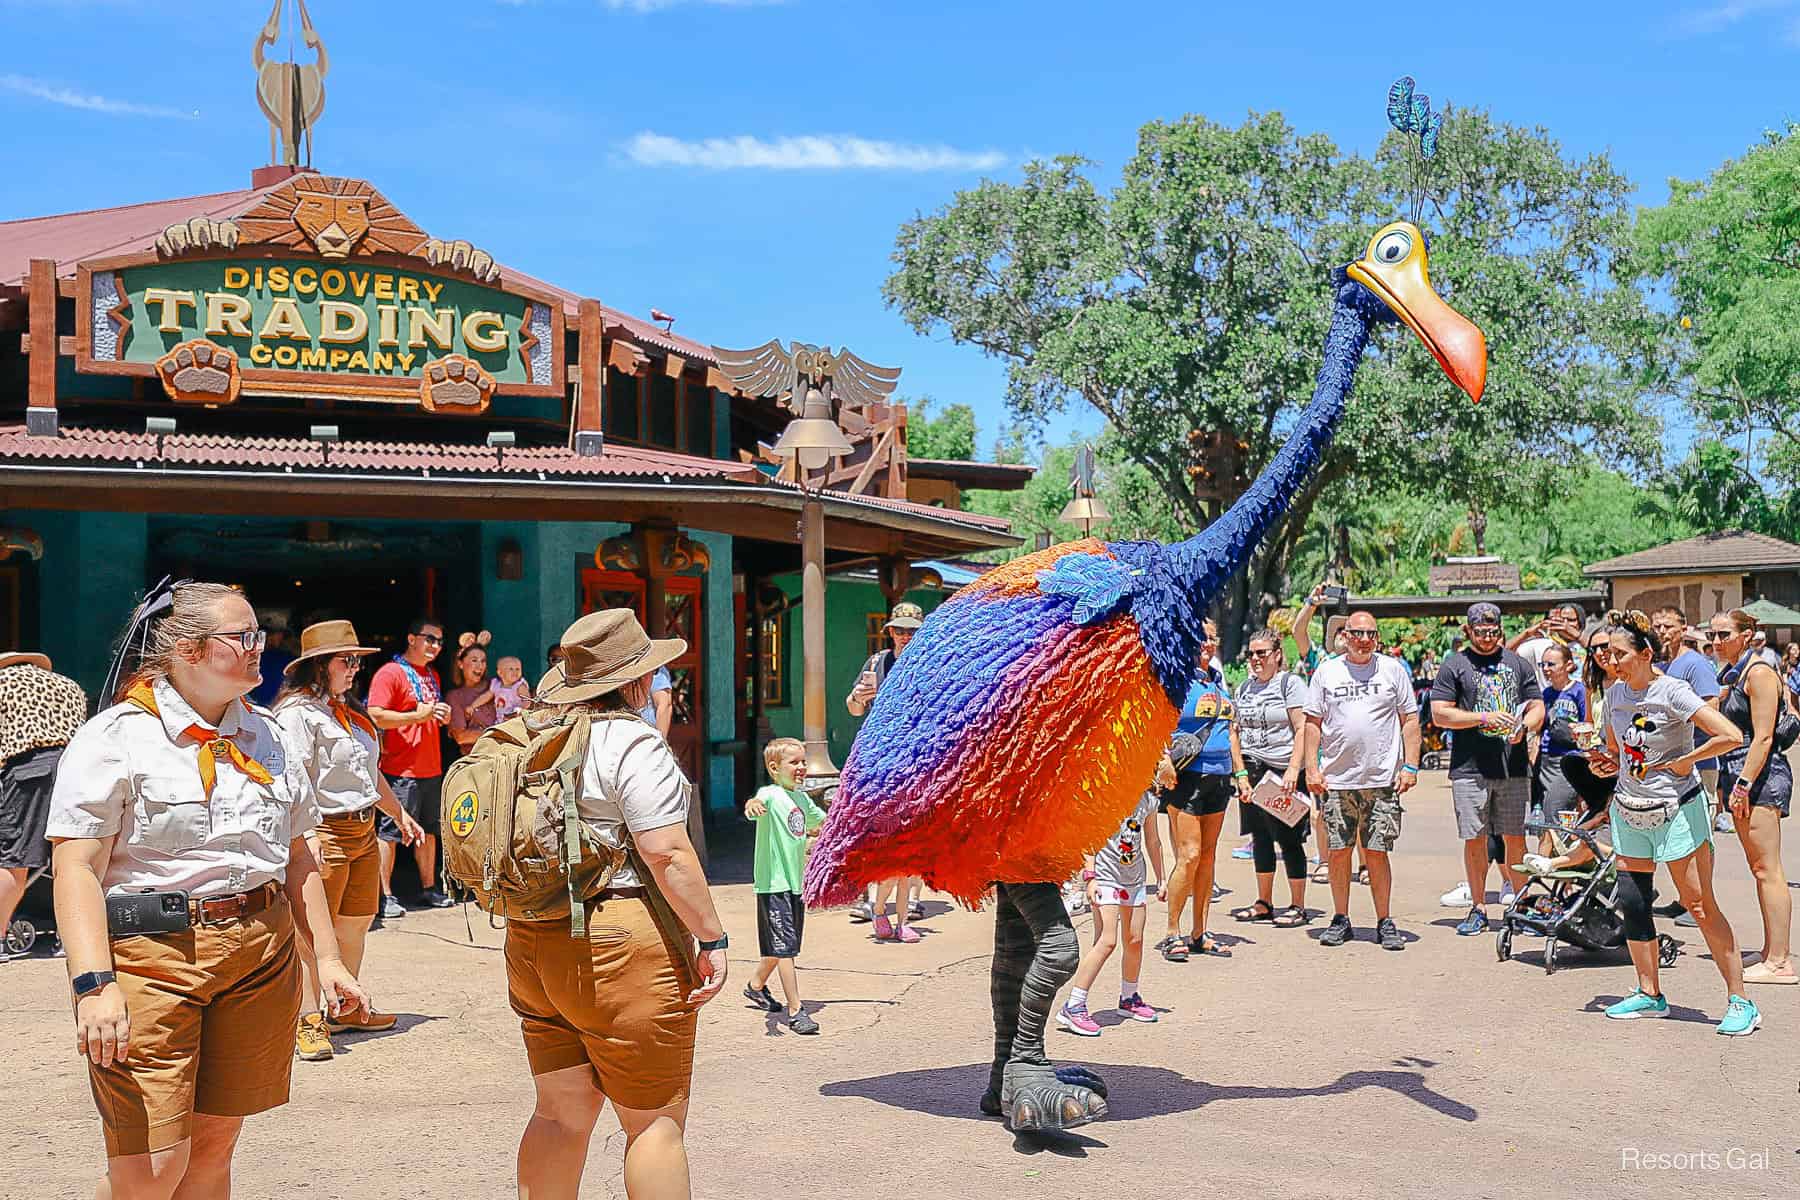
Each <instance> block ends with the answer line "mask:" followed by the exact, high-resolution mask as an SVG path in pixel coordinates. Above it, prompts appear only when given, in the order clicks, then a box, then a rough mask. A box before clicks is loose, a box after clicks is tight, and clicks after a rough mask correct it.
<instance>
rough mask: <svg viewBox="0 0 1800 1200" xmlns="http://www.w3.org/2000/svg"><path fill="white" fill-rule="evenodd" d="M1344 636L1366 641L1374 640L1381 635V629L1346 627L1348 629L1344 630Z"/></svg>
mask: <svg viewBox="0 0 1800 1200" xmlns="http://www.w3.org/2000/svg"><path fill="white" fill-rule="evenodd" d="M1344 636H1345V637H1353V638H1356V639H1357V640H1359V641H1365V642H1367V641H1374V640H1375V639H1376V638H1378V637H1380V636H1381V630H1379V629H1346V630H1344Z"/></svg>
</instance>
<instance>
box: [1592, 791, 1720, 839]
mask: <svg viewBox="0 0 1800 1200" xmlns="http://www.w3.org/2000/svg"><path fill="white" fill-rule="evenodd" d="M1698 795H1700V789H1699V788H1695V789H1693V790H1692V791H1690V792H1686V793H1683V794H1682V795H1681V796H1680V797H1679V798H1677V799H1674V800H1652V799H1650V798H1649V797H1646V796H1627V795H1626V794H1625V793H1624V792H1623V791H1618V792H1615V793H1614V794H1613V801H1612V803H1613V809H1614V811H1616V812H1617V813H1618V814H1619V818H1620V820H1622V821H1624V822H1625V824H1627V825H1629V826H1630V827H1631V828H1633V829H1637V830H1642V831H1644V832H1649V831H1651V830H1655V829H1661V828H1662V827H1663V826H1664V825H1667V824H1668V823H1669V822H1670V821H1671V820H1673V819H1674V817H1675V814H1676V813H1678V812H1680V811H1681V806H1682V805H1684V804H1686V803H1687V802H1688V801H1689V800H1692V799H1694V798H1695V797H1696V796H1698Z"/></svg>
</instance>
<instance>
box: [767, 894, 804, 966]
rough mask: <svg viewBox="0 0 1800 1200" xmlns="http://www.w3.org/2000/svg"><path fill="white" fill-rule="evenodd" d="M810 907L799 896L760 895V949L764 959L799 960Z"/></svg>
mask: <svg viewBox="0 0 1800 1200" xmlns="http://www.w3.org/2000/svg"><path fill="white" fill-rule="evenodd" d="M805 932H806V903H805V901H803V900H801V899H800V896H799V894H798V893H796V892H758V893H756V947H757V950H758V951H759V952H760V953H761V954H762V956H763V957H764V958H799V957H800V936H801V934H803V933H805Z"/></svg>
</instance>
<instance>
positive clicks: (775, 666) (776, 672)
mask: <svg viewBox="0 0 1800 1200" xmlns="http://www.w3.org/2000/svg"><path fill="white" fill-rule="evenodd" d="M762 643H763V704H764V705H765V706H766V707H768V708H786V707H787V705H788V670H787V658H788V645H787V614H786V613H781V614H779V615H771V616H767V617H764V618H763V629H762Z"/></svg>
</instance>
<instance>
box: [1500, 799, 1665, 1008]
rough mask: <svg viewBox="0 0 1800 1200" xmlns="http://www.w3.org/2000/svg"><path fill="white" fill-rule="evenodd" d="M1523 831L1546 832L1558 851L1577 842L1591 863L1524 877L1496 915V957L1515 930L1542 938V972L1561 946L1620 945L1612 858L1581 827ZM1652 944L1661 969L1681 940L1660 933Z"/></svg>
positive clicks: (1506, 954) (1508, 950)
mask: <svg viewBox="0 0 1800 1200" xmlns="http://www.w3.org/2000/svg"><path fill="white" fill-rule="evenodd" d="M1525 831H1526V832H1527V833H1548V834H1550V835H1551V838H1552V840H1553V841H1554V842H1555V843H1556V844H1557V846H1558V848H1559V849H1560V848H1563V847H1565V846H1568V845H1570V844H1572V843H1573V841H1575V840H1580V841H1581V842H1582V843H1584V844H1585V845H1586V846H1587V848H1588V849H1589V850H1590V851H1592V852H1593V855H1594V861H1593V862H1588V863H1582V864H1581V865H1580V866H1577V867H1568V868H1565V869H1563V870H1560V871H1552V872H1550V873H1549V874H1547V875H1530V876H1527V878H1526V881H1525V886H1524V887H1522V888H1520V889H1519V894H1518V896H1517V897H1516V898H1515V899H1514V900H1513V903H1512V905H1511V906H1510V907H1508V908H1507V910H1506V915H1505V916H1503V917H1502V918H1501V923H1500V934H1499V936H1498V938H1497V939H1496V940H1495V943H1494V952H1495V953H1496V954H1497V955H1499V956H1500V961H1501V962H1506V961H1507V960H1508V959H1510V958H1511V957H1512V951H1513V937H1514V936H1515V935H1517V934H1535V935H1537V936H1539V937H1542V938H1543V939H1544V973H1545V974H1546V975H1549V974H1552V973H1553V972H1555V970H1556V966H1557V957H1558V956H1557V948H1558V947H1559V946H1562V945H1565V944H1566V945H1568V946H1573V947H1575V948H1576V949H1579V950H1586V951H1589V952H1590V953H1600V952H1602V951H1606V950H1618V949H1620V948H1622V947H1623V946H1624V945H1625V923H1624V920H1623V918H1622V917H1620V915H1619V909H1618V906H1617V904H1616V903H1615V901H1614V892H1615V887H1616V884H1617V880H1618V867H1617V865H1616V863H1615V857H1616V856H1615V855H1613V854H1612V853H1611V852H1610V851H1608V850H1607V849H1605V848H1603V847H1602V846H1601V845H1600V841H1599V839H1598V838H1596V837H1595V836H1594V835H1593V833H1592V832H1590V831H1588V830H1586V829H1575V828H1565V827H1564V826H1561V825H1546V824H1541V823H1539V822H1536V821H1532V822H1528V823H1527V824H1526V826H1525ZM1656 945H1657V958H1658V961H1660V962H1661V963H1662V965H1663V966H1665V967H1667V966H1672V965H1674V962H1675V958H1676V956H1677V955H1679V954H1680V953H1681V943H1679V942H1677V941H1676V940H1675V939H1674V938H1672V937H1670V936H1669V935H1668V934H1666V933H1664V934H1658V935H1657V938H1656Z"/></svg>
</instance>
